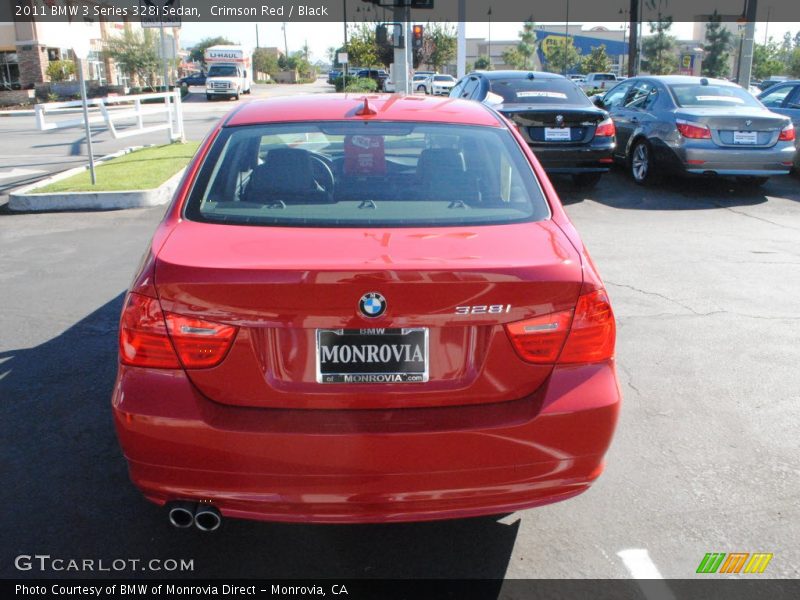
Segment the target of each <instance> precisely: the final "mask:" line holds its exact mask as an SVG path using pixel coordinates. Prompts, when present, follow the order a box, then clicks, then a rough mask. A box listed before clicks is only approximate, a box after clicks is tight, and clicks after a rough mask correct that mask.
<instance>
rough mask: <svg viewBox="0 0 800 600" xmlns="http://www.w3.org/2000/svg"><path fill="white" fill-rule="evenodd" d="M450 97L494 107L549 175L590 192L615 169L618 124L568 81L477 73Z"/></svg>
mask: <svg viewBox="0 0 800 600" xmlns="http://www.w3.org/2000/svg"><path fill="white" fill-rule="evenodd" d="M450 97H451V98H466V99H470V100H477V101H479V102H486V103H488V104H490V105H492V106H493V107H494V108H495V109H496V110H498V111H499V112H501V113H502V114H503V115H504V116H506V117H507V118H508V119H509V120H510V121H511V122H512V123H514V124H515V125H516V126H517V129H518V130H519V133H520V135H522V137H523V138H524V139H525V142H526V143H527V144H528V145H529V146H530V147H531V149H532V150H533V151H534V154H536V157H537V158H538V159H539V161H540V162H541V163H542V166H543V167H544V168H545V170H546V171H547V172H548V173H549V174H566V175H571V176H572V178H573V180H574V181H575V183H576V185H578V186H581V187H587V188H588V187H592V186H594V185H596V184H597V182H598V181H599V180H600V178H601V177H602V175H603V173H606V172H608V170H609V169H610V168H611V164H612V162H613V160H612V152H613V150H614V146H615V132H614V124H613V122H612V121H611V119H610V118H609V115H608V113H607V112H606V111H605V110H603V109H599V108H597V107H596V106H594V105H593V104H592V103H591V101H590V100H589V99H588V98H587V97H586V94H584V93H583V91H582V90H581V89H580V88H578V86H577V85H576V84H575V83H574V82H572V81H570V80H569V79H567V78H566V77H563V76H561V75H557V74H555V73H542V72H536V71H476V72H474V73H470V74H468V75H467V76H466V77H464V78H463V79H462V80H461V81H459V82H458V83H457V84H456V86H455V87H454V88H453V90H452V91H451V92H450Z"/></svg>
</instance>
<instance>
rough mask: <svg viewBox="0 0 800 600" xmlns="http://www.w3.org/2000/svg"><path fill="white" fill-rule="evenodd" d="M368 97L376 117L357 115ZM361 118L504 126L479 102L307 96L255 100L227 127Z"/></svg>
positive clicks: (233, 114) (382, 96)
mask: <svg viewBox="0 0 800 600" xmlns="http://www.w3.org/2000/svg"><path fill="white" fill-rule="evenodd" d="M365 98H367V101H368V103H369V106H370V108H372V109H374V110H375V111H376V112H377V114H374V115H364V116H359V115H356V111H357V110H358V109H359V108H361V107H362V106H364V99H365ZM361 119H363V120H375V121H408V122H425V123H453V124H458V125H484V126H493V127H504V126H505V125H504V123H503V122H502V121H501V120H500V119H499V118H498V117H497V116H496V115H495V114H494V112H493V111H491V110H489V109H488V108H486V107H485V106H484V105H483V104H482V103H480V102H472V101H470V100H458V99H455V98H448V97H444V98H441V97H436V96H417V95H404V94H369V95H366V96H365V95H364V94H308V95H304V96H280V97H276V98H268V99H265V100H254V101H252V102H248V103H247V104H243V105H241V106H240V107H239V108H236V109H234V110H233V111H232V112H231V113H230V114H229V116H228V118H227V120H226V121H225V126H238V125H256V124H265V123H282V122H283V123H285V122H302V121H346V120H361Z"/></svg>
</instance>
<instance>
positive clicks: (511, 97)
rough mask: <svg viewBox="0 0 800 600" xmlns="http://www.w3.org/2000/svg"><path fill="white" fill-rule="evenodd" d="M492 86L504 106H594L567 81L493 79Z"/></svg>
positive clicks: (493, 91)
mask: <svg viewBox="0 0 800 600" xmlns="http://www.w3.org/2000/svg"><path fill="white" fill-rule="evenodd" d="M490 85H491V91H492V93H494V94H497V95H498V96H501V97H502V98H503V103H504V104H571V105H575V104H577V105H579V106H581V105H587V106H590V105H591V104H592V103H591V102H590V101H589V99H588V98H587V97H586V94H584V93H583V92H582V91H581V90H580V89H578V87H577V86H576V85H575V84H574V83H573V82H571V81H569V80H567V79H491V80H490Z"/></svg>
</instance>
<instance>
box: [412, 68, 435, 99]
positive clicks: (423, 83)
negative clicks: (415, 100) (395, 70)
mask: <svg viewBox="0 0 800 600" xmlns="http://www.w3.org/2000/svg"><path fill="white" fill-rule="evenodd" d="M432 76H433V73H414V77H412V78H411V89H412V90H413V91H415V92H422V93H424V94H427V93H428V84H427V81H428V79H430V78H431V77H432Z"/></svg>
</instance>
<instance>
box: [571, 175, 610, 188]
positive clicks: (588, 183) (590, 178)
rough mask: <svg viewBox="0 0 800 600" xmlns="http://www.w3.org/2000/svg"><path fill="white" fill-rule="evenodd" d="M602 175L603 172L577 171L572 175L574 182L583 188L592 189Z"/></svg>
mask: <svg viewBox="0 0 800 600" xmlns="http://www.w3.org/2000/svg"><path fill="white" fill-rule="evenodd" d="M602 177H603V174H602V173H576V174H575V175H573V176H572V183H574V184H575V187H579V188H581V189H583V190H591V189H592V188H594V186H596V185H597V184H598V183H599V181H600V179H601V178H602Z"/></svg>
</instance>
